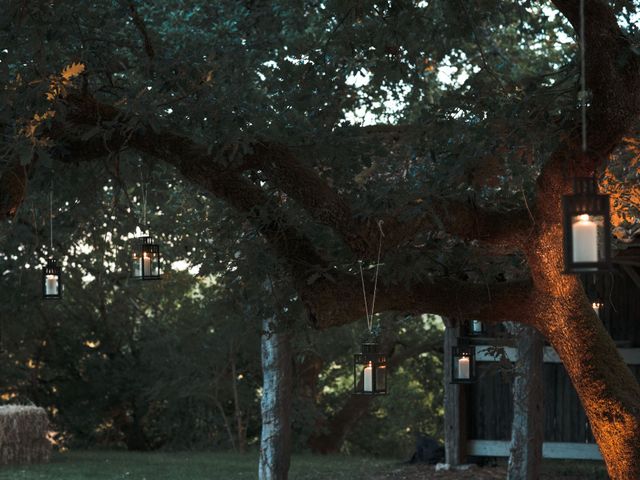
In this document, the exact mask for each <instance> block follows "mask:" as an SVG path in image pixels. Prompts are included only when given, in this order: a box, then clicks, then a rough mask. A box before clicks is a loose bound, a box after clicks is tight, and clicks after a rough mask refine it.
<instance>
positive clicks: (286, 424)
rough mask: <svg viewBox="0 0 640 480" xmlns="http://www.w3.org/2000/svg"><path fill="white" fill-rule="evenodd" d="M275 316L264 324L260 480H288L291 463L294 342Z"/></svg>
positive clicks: (267, 319)
mask: <svg viewBox="0 0 640 480" xmlns="http://www.w3.org/2000/svg"><path fill="white" fill-rule="evenodd" d="M280 330H282V329H279V328H278V322H277V319H276V317H271V318H266V319H265V320H264V321H263V322H262V331H263V332H262V376H263V387H262V400H261V402H260V409H261V412H262V435H261V438H260V465H259V469H258V470H259V478H260V480H287V477H288V474H289V464H290V462H291V422H290V414H291V385H292V378H291V375H292V368H291V361H292V360H291V339H290V334H289V333H288V332H285V331H280Z"/></svg>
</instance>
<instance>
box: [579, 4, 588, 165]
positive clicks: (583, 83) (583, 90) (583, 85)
mask: <svg viewBox="0 0 640 480" xmlns="http://www.w3.org/2000/svg"><path fill="white" fill-rule="evenodd" d="M585 48H586V42H585V33H584V0H580V101H581V103H582V152H583V153H587V79H586V70H587V69H586V62H585Z"/></svg>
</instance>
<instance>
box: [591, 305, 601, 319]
mask: <svg viewBox="0 0 640 480" xmlns="http://www.w3.org/2000/svg"><path fill="white" fill-rule="evenodd" d="M591 306H592V307H593V311H594V312H596V315H598V318H600V307H602V304H601V303H600V302H593V303H592V304H591Z"/></svg>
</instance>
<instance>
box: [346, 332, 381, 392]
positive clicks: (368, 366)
mask: <svg viewBox="0 0 640 480" xmlns="http://www.w3.org/2000/svg"><path fill="white" fill-rule="evenodd" d="M353 390H354V393H356V394H361V395H386V394H387V357H386V355H383V354H381V353H378V344H377V343H363V344H362V353H356V354H355V355H354V356H353Z"/></svg>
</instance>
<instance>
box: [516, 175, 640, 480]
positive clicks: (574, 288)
mask: <svg viewBox="0 0 640 480" xmlns="http://www.w3.org/2000/svg"><path fill="white" fill-rule="evenodd" d="M550 183H551V181H547V188H550V187H549V184H550ZM558 197H559V195H558V196H556V198H558ZM553 206H555V205H553ZM547 207H548V209H549V210H551V209H552V206H548V205H547ZM556 208H557V207H556ZM548 216H549V217H552V214H549V215H548ZM545 227H546V228H545ZM561 239H562V229H561V227H560V225H558V224H555V225H543V226H542V228H540V231H539V233H538V234H537V235H536V236H535V237H534V238H533V239H532V241H530V243H529V248H528V249H527V250H528V251H527V260H528V261H529V264H530V266H531V272H532V276H533V278H534V282H535V286H536V295H535V297H534V300H535V301H534V302H532V303H531V304H529V308H527V311H526V312H523V315H524V316H530V317H532V318H530V320H531V321H530V323H531V324H533V325H535V326H536V328H537V329H538V330H539V331H540V332H541V333H542V334H543V335H544V336H545V338H546V339H547V340H548V341H549V342H550V343H551V345H552V346H553V348H554V349H555V350H556V352H557V353H558V355H559V357H560V359H561V360H562V363H563V365H564V367H565V369H566V370H567V374H568V375H569V378H570V379H571V381H572V383H573V386H574V387H575V389H576V392H577V393H578V396H579V397H580V401H581V402H582V406H583V407H584V409H585V412H586V414H587V417H588V418H589V422H590V424H591V428H592V432H593V435H594V437H595V439H596V442H597V443H598V447H599V448H600V452H601V453H602V456H603V458H604V460H605V463H606V465H607V471H608V473H609V476H610V477H611V478H612V479H613V480H630V479H634V480H635V479H640V385H638V380H637V379H636V378H635V376H634V375H633V373H632V372H631V370H630V369H629V367H628V366H627V364H626V363H625V362H624V360H623V359H622V357H621V356H620V354H619V353H618V350H617V348H616V346H615V344H614V342H613V340H612V339H611V337H610V336H609V334H608V333H607V331H606V330H605V329H604V326H603V325H602V322H601V321H600V320H599V319H598V317H597V315H596V314H595V312H594V311H593V308H592V307H591V304H590V302H589V301H588V299H587V297H586V295H585V293H584V289H583V287H582V284H581V283H580V280H579V278H577V276H575V275H562V274H561V272H562V246H561Z"/></svg>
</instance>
